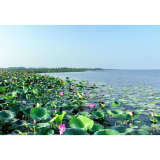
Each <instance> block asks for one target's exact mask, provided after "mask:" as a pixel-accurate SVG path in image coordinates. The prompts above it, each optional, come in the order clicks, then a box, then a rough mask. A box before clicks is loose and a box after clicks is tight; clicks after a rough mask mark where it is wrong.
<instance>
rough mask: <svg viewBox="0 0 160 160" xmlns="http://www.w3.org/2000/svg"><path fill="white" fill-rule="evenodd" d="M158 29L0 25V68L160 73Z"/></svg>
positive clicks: (120, 26) (152, 26) (148, 26)
mask: <svg viewBox="0 0 160 160" xmlns="http://www.w3.org/2000/svg"><path fill="white" fill-rule="evenodd" d="M159 61H160V26H158V25H0V68H1V67H3V68H5V67H21V66H22V67H48V68H56V67H71V68H82V67H84V68H103V69H160V62H159Z"/></svg>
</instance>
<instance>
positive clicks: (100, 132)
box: [94, 129, 119, 135]
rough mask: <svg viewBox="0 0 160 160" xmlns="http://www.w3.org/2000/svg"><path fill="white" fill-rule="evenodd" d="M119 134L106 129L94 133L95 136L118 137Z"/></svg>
mask: <svg viewBox="0 0 160 160" xmlns="http://www.w3.org/2000/svg"><path fill="white" fill-rule="evenodd" d="M118 134H119V132H117V131H115V130H112V129H104V130H100V131H97V132H95V133H94V135H118Z"/></svg>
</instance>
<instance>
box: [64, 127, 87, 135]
mask: <svg viewBox="0 0 160 160" xmlns="http://www.w3.org/2000/svg"><path fill="white" fill-rule="evenodd" d="M63 135H89V134H88V133H87V132H86V131H84V130H82V129H80V128H67V129H66V131H65V132H64V133H63Z"/></svg>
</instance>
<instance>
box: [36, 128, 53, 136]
mask: <svg viewBox="0 0 160 160" xmlns="http://www.w3.org/2000/svg"><path fill="white" fill-rule="evenodd" d="M53 134H54V130H52V129H50V128H45V129H41V130H40V131H38V132H36V135H53Z"/></svg>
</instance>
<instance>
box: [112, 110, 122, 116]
mask: <svg viewBox="0 0 160 160" xmlns="http://www.w3.org/2000/svg"><path fill="white" fill-rule="evenodd" d="M110 113H111V114H112V115H114V116H118V115H122V114H123V111H121V110H119V109H115V110H111V111H110Z"/></svg>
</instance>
